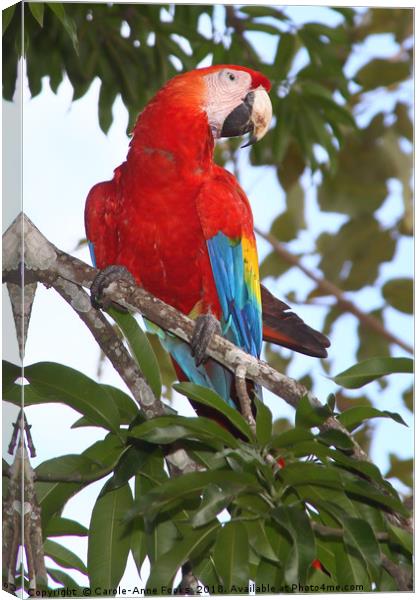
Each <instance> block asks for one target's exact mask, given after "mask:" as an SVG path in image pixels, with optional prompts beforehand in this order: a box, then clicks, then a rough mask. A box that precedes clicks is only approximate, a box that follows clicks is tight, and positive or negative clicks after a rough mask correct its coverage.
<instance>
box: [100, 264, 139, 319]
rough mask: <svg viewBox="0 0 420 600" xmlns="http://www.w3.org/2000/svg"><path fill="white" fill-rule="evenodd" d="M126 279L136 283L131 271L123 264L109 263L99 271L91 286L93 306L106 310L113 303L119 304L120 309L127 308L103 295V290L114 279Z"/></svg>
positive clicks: (133, 283) (130, 282) (128, 281)
mask: <svg viewBox="0 0 420 600" xmlns="http://www.w3.org/2000/svg"><path fill="white" fill-rule="evenodd" d="M119 280H124V281H127V283H129V284H130V285H136V281H135V279H134V277H133V276H132V274H131V273H130V271H129V270H128V269H127V268H126V267H124V266H122V265H109V266H108V267H105V269H102V270H101V271H99V273H98V274H97V275H96V277H95V279H94V280H93V282H92V285H91V286H90V298H91V302H92V306H93V308H97V309H98V310H99V309H101V308H103V309H104V310H106V309H107V308H109V306H111V305H115V306H117V308H118V309H119V310H123V311H125V310H126V309H125V308H124V307H123V306H121V305H120V304H118V305H116V304H115V303H113V302H112V301H110V300H108V299H106V298H104V297H103V291H104V290H105V289H106V288H107V287H108V286H109V285H110V284H111V283H113V282H114V281H119Z"/></svg>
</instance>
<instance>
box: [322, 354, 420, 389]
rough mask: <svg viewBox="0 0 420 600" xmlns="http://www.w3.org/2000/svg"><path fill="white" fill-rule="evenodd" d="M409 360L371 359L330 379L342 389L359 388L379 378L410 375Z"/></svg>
mask: <svg viewBox="0 0 420 600" xmlns="http://www.w3.org/2000/svg"><path fill="white" fill-rule="evenodd" d="M412 372H413V361H412V359H411V358H394V357H381V358H371V359H369V360H364V361H362V362H359V363H357V364H356V365H353V366H352V367H350V368H349V369H346V370H345V371H342V372H341V373H339V374H338V375H336V376H335V377H333V378H332V380H333V381H334V382H335V383H336V384H337V385H341V386H342V387H345V388H348V389H354V388H360V387H362V386H363V385H366V384H367V383H370V382H371V381H374V380H375V379H379V377H383V376H384V375H391V374H393V373H412Z"/></svg>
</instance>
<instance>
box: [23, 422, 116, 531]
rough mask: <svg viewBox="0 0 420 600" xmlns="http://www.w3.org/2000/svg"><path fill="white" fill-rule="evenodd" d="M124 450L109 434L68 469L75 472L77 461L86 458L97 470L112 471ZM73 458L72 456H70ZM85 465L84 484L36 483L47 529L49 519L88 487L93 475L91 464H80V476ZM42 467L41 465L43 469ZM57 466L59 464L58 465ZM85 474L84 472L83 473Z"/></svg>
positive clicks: (72, 462)
mask: <svg viewBox="0 0 420 600" xmlns="http://www.w3.org/2000/svg"><path fill="white" fill-rule="evenodd" d="M123 449H124V447H123V445H122V442H121V440H120V439H119V438H117V436H115V435H113V434H108V435H107V436H106V438H105V439H104V440H100V441H98V442H95V443H94V444H93V445H92V446H90V447H89V448H87V449H86V450H85V451H84V452H83V453H82V454H81V455H80V456H77V458H75V459H74V460H73V459H71V460H70V461H69V462H66V463H64V464H66V465H67V466H66V468H67V469H69V471H70V472H73V471H72V469H73V468H74V466H75V462H74V461H75V460H77V459H79V458H81V459H82V460H84V459H85V458H87V459H88V461H94V462H95V463H96V464H97V469H98V471H99V469H104V472H105V471H108V472H109V471H110V470H112V467H113V465H114V464H115V463H116V462H117V460H118V457H119V455H120V454H121V452H122V450H123ZM70 456H71V455H70ZM60 458H64V459H68V458H69V457H68V456H67V457H58V460H59V459H60ZM56 460H57V459H52V460H51V461H46V462H45V463H44V464H46V465H48V464H50V465H51V464H52V462H53V461H56ZM82 464H85V465H86V466H87V469H88V470H87V474H88V480H87V481H84V482H83V483H55V482H51V483H49V482H42V481H37V482H36V483H35V489H36V495H37V499H38V503H39V505H40V508H41V515H42V526H43V528H45V527H46V524H47V523H48V521H49V519H51V517H52V516H53V515H55V514H56V513H57V512H60V511H61V510H62V509H63V507H64V506H65V504H66V502H67V501H68V500H69V499H70V498H71V497H72V496H74V494H76V493H77V492H78V491H79V490H81V489H82V488H83V487H85V486H86V485H88V483H89V481H90V480H91V479H90V474H91V471H90V469H91V462H87V463H85V462H81V461H79V462H78V467H77V468H78V475H79V476H80V473H81V465H82ZM41 466H42V465H39V467H41ZM56 466H58V464H57V463H56ZM39 467H38V468H39ZM82 474H83V472H82Z"/></svg>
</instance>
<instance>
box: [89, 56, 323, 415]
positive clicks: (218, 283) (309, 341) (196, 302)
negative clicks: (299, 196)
mask: <svg viewBox="0 0 420 600" xmlns="http://www.w3.org/2000/svg"><path fill="white" fill-rule="evenodd" d="M269 90H270V82H269V80H268V79H267V78H266V77H265V76H264V75H262V74H261V73H258V72H256V71H253V70H251V69H248V68H245V67H239V66H235V65H218V66H212V67H208V68H203V69H197V70H194V71H190V72H188V73H185V74H182V75H178V76H176V77H174V78H173V79H171V80H170V81H169V82H168V83H167V84H166V85H165V86H164V87H163V88H162V89H161V90H160V91H159V92H158V93H157V94H156V96H155V97H154V98H153V99H152V100H151V101H150V102H149V103H148V104H147V106H146V108H145V109H144V111H143V112H142V113H141V114H140V116H139V117H138V120H137V123H136V125H135V127H134V131H133V137H132V140H131V142H130V149H129V152H128V155H127V159H126V161H125V162H124V163H123V164H122V165H120V166H119V167H118V168H117V169H115V171H114V177H113V179H112V180H111V181H107V182H103V183H99V184H97V185H95V186H94V187H93V188H92V190H91V191H90V193H89V195H88V198H87V201H86V210H85V221H86V232H87V237H88V240H89V245H90V249H91V254H92V260H93V263H94V264H95V265H96V266H97V267H98V268H100V269H104V268H105V267H107V266H109V265H122V266H124V267H126V268H127V269H128V270H129V271H130V272H131V274H132V275H133V276H134V278H135V280H136V282H137V283H138V285H141V286H143V287H144V288H145V289H147V290H148V291H149V292H151V293H152V294H154V295H155V296H157V297H159V298H160V299H162V300H163V301H164V302H167V303H168V304H170V305H172V306H174V307H175V308H177V309H178V310H180V311H181V312H183V313H184V314H186V315H189V316H190V317H192V318H194V319H197V318H199V319H198V320H199V321H200V317H203V316H204V315H212V316H213V317H215V318H216V319H217V321H218V322H219V323H220V325H221V329H222V333H223V335H225V336H226V337H227V338H229V339H230V340H231V341H232V342H234V343H235V344H236V345H238V346H240V347H242V348H243V349H244V350H246V351H247V352H248V353H250V354H252V355H253V356H256V357H259V356H260V353H261V345H262V340H263V337H264V338H265V339H267V340H269V341H271V342H273V343H278V344H280V345H283V346H286V347H288V348H292V349H294V350H297V351H299V352H303V353H305V354H309V355H313V356H319V357H322V356H326V351H325V348H326V347H328V346H329V341H328V340H327V338H325V337H324V336H323V335H322V334H320V333H318V332H316V331H314V330H313V329H311V328H310V327H308V326H307V325H305V324H304V323H303V321H302V320H301V319H299V317H297V316H296V315H295V314H293V313H291V312H288V309H289V307H288V306H287V305H286V304H284V303H283V302H281V301H280V300H277V299H276V298H274V296H272V295H271V294H270V292H269V291H268V290H267V289H265V288H264V287H263V286H260V281H259V273H258V257H257V248H256V242H255V237H254V231H253V217H252V213H251V208H250V205H249V202H248V199H247V197H246V195H245V193H244V191H243V190H242V188H241V187H240V185H239V183H238V181H237V180H236V178H235V177H234V176H233V175H232V174H231V173H229V172H228V171H226V170H225V169H223V168H222V167H220V166H218V165H216V164H215V163H214V161H213V151H214V146H215V140H216V139H218V138H220V137H231V136H238V135H243V134H245V133H250V135H251V139H250V143H254V142H256V141H258V140H260V139H261V138H262V137H263V136H264V135H265V133H266V132H267V130H268V127H269V124H270V120H271V116H272V108H271V102H270V99H269V96H268V92H269ZM204 320H205V318H204ZM204 320H202V322H201V325H200V327H201V326H202V325H203V323H204V324H205V322H204ZM201 328H203V327H201ZM159 334H160V337H161V340H162V343H163V344H164V346H165V347H166V348H167V349H168V350H169V352H170V353H171V355H172V358H173V360H174V364H175V367H176V370H177V373H178V376H179V377H180V379H188V380H190V381H192V382H194V383H198V384H201V385H205V386H208V387H211V388H213V389H214V390H215V391H217V392H218V393H219V394H220V395H221V396H222V397H223V398H224V399H225V400H226V401H227V402H229V404H231V405H234V403H235V393H234V391H233V390H232V386H231V383H232V381H231V374H230V373H228V372H227V371H226V370H225V369H224V368H222V367H221V366H220V365H219V364H217V363H216V362H214V361H212V360H208V361H207V362H205V363H201V364H197V363H200V362H201V358H200V360H198V361H196V360H195V359H194V357H193V356H192V354H191V348H190V347H189V346H188V345H187V344H185V343H184V342H182V341H180V340H178V339H177V338H175V337H173V336H171V335H167V334H166V335H165V334H164V332H162V331H160V332H159ZM198 351H199V349H197V353H198ZM201 351H202V350H201Z"/></svg>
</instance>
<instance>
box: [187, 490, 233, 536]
mask: <svg viewBox="0 0 420 600" xmlns="http://www.w3.org/2000/svg"><path fill="white" fill-rule="evenodd" d="M231 501H232V494H231V493H229V491H228V493H226V492H225V491H223V490H221V489H220V488H219V487H218V486H217V485H214V484H212V483H210V484H209V485H208V486H207V487H206V488H205V490H204V492H203V500H202V502H201V504H200V507H199V509H198V510H197V512H196V513H195V514H194V516H193V518H192V520H191V524H192V526H193V527H202V526H203V525H207V523H210V521H212V520H213V519H215V518H216V517H217V515H218V514H219V513H220V512H221V511H222V510H223V509H224V508H226V507H227V506H229V504H230V503H231Z"/></svg>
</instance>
